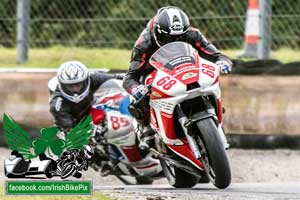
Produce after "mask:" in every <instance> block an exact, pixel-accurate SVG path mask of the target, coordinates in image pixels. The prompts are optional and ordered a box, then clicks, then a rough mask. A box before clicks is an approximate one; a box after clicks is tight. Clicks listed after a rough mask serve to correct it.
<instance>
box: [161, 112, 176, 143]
mask: <svg viewBox="0 0 300 200" xmlns="http://www.w3.org/2000/svg"><path fill="white" fill-rule="evenodd" d="M161 120H162V123H163V125H164V130H165V134H166V137H167V138H169V139H177V135H176V132H175V128H174V122H173V116H172V115H169V114H167V113H163V112H162V113H161Z"/></svg>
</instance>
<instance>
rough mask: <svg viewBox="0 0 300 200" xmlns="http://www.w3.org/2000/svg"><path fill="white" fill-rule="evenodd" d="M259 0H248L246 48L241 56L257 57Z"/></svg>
mask: <svg viewBox="0 0 300 200" xmlns="http://www.w3.org/2000/svg"><path fill="white" fill-rule="evenodd" d="M258 4H259V0H248V9H247V17H246V26H245V39H244V48H243V51H242V53H240V55H239V56H246V57H257V56H258V54H257V52H258V39H259V38H258V34H259V5H258Z"/></svg>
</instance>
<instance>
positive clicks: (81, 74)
mask: <svg viewBox="0 0 300 200" xmlns="http://www.w3.org/2000/svg"><path fill="white" fill-rule="evenodd" d="M57 79H58V88H59V90H60V92H61V93H62V95H63V96H64V97H65V98H67V99H68V100H70V101H72V102H75V103H78V102H80V101H81V100H83V99H84V98H85V97H86V96H87V95H88V94H89V88H90V78H89V72H88V69H87V68H86V66H85V65H84V64H82V63H81V62H79V61H69V62H65V63H63V64H62V65H61V66H60V67H59V69H58V71H57Z"/></svg>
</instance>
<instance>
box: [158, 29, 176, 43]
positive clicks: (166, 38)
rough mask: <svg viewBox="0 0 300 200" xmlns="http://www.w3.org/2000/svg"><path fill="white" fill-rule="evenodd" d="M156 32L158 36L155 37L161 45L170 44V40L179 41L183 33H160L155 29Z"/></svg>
mask: <svg viewBox="0 0 300 200" xmlns="http://www.w3.org/2000/svg"><path fill="white" fill-rule="evenodd" d="M154 34H155V37H156V38H155V39H156V40H157V42H158V43H159V44H160V45H161V46H163V45H165V44H168V43H170V42H175V41H178V40H179V39H180V37H181V36H182V35H169V34H166V33H158V31H157V30H155V31H154Z"/></svg>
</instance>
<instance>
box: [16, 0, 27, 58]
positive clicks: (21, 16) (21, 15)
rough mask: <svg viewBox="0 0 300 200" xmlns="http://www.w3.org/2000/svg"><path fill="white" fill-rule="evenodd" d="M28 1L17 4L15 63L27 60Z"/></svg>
mask: <svg viewBox="0 0 300 200" xmlns="http://www.w3.org/2000/svg"><path fill="white" fill-rule="evenodd" d="M29 20H30V0H18V2H17V63H19V64H20V63H24V62H26V61H27V59H28V48H29Z"/></svg>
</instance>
